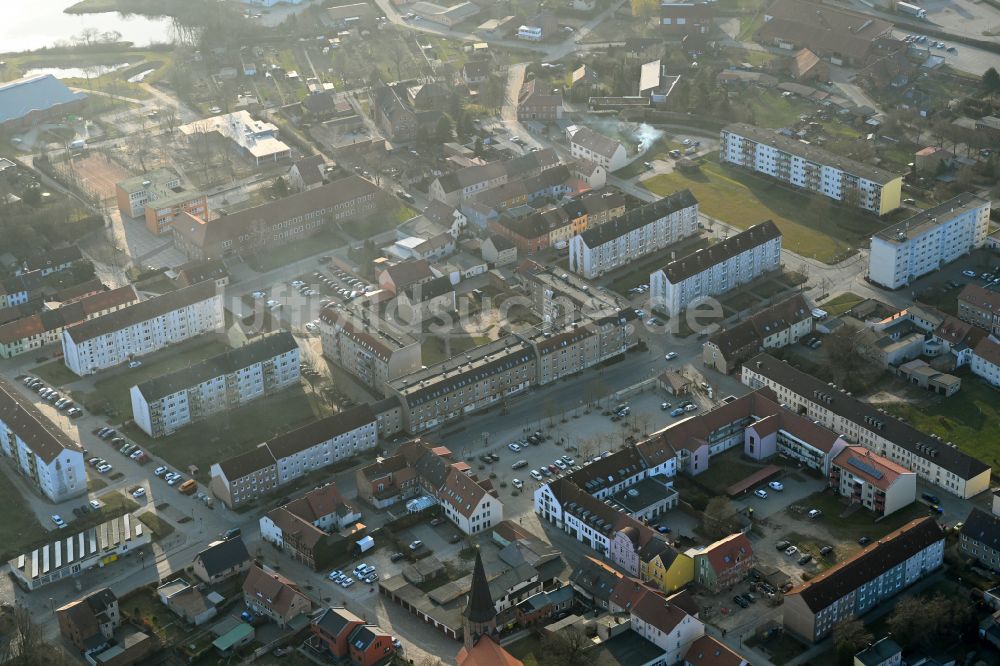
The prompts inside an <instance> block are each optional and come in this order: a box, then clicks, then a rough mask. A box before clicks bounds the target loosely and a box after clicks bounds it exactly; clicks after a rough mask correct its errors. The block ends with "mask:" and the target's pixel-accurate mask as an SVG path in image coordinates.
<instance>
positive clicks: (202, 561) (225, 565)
mask: <svg viewBox="0 0 1000 666" xmlns="http://www.w3.org/2000/svg"><path fill="white" fill-rule="evenodd" d="M249 568H250V553H249V552H248V551H247V547H246V545H245V544H244V543H243V539H242V538H240V537H233V538H231V539H226V540H224V541H213V542H212V543H210V544H208V547H207V548H205V549H204V550H202V551H201V552H199V553H198V554H197V555H195V556H194V561H193V562H192V563H191V569H192V571H193V572H194V575H195V576H197V577H198V578H200V579H202V580H203V581H205V582H206V583H208V584H210V585H214V584H215V583H218V582H220V581H223V580H225V579H227V578H231V577H232V576H236V575H237V574H241V573H243V572H244V571H246V570H247V569H249Z"/></svg>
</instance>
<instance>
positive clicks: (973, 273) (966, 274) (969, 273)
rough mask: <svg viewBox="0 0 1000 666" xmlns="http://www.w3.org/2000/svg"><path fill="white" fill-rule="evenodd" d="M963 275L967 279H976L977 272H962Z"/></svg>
mask: <svg viewBox="0 0 1000 666" xmlns="http://www.w3.org/2000/svg"><path fill="white" fill-rule="evenodd" d="M962 275H964V276H965V277H971V278H974V277H976V271H962Z"/></svg>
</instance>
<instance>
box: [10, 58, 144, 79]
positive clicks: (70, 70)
mask: <svg viewBox="0 0 1000 666" xmlns="http://www.w3.org/2000/svg"><path fill="white" fill-rule="evenodd" d="M126 67H128V63H127V62H120V63H118V64H117V65H96V66H94V67H89V68H87V69H86V70H84V69H81V68H79V67H38V68H36V69H29V70H28V71H26V72H25V73H24V75H25V76H38V75H41V74H51V75H52V76H54V77H56V78H57V79H85V78H87V77H88V76H89V77H90V78H92V79H93V78H97V77H98V76H103V75H105V74H107V73H109V72H113V71H115V70H118V69H125V68H126Z"/></svg>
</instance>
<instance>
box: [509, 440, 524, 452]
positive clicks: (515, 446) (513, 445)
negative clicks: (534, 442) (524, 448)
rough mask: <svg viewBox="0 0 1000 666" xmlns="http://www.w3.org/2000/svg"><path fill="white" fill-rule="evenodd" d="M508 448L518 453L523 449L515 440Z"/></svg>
mask: <svg viewBox="0 0 1000 666" xmlns="http://www.w3.org/2000/svg"><path fill="white" fill-rule="evenodd" d="M507 448H508V449H510V450H511V451H513V452H514V453H517V452H518V451H520V450H521V446H520V445H519V444H515V443H514V442H511V443H510V444H508V445H507Z"/></svg>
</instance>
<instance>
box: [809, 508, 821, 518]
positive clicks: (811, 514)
mask: <svg viewBox="0 0 1000 666" xmlns="http://www.w3.org/2000/svg"><path fill="white" fill-rule="evenodd" d="M822 515H823V512H822V511H820V510H819V509H809V517H810V518H812V519H813V520H816V519H817V518H819V517H820V516H822Z"/></svg>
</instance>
